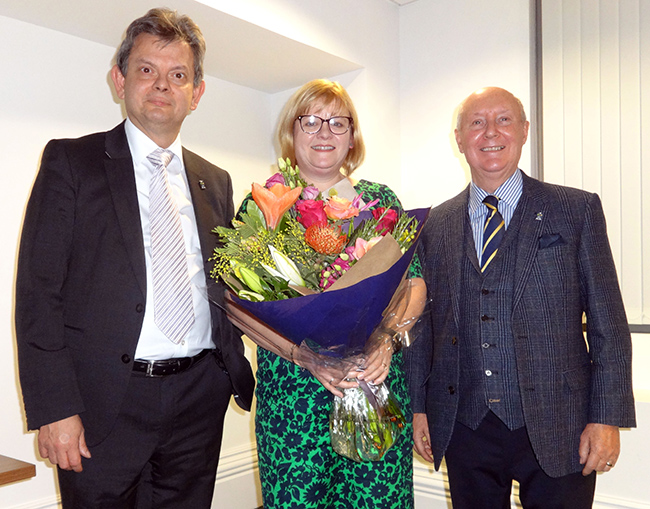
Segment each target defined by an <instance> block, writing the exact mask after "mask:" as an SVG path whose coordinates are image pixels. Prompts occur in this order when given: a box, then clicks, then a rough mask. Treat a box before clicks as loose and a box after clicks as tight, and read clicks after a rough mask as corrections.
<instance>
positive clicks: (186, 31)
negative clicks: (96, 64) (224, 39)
mask: <svg viewBox="0 0 650 509" xmlns="http://www.w3.org/2000/svg"><path fill="white" fill-rule="evenodd" d="M141 34H149V35H153V36H155V37H157V38H159V39H160V40H162V41H164V42H166V43H167V44H169V43H171V42H176V41H183V42H186V43H187V44H188V45H189V47H190V49H191V50H192V55H193V56H194V87H198V86H199V85H200V84H201V82H202V81H203V59H204V57H205V39H204V38H203V34H202V33H201V29H200V28H199V27H198V26H197V24H196V23H194V21H192V20H191V19H190V17H189V16H186V15H180V14H178V12H176V11H172V10H171V9H166V8H156V9H151V10H150V11H149V12H147V14H145V15H144V16H142V17H141V18H138V19H136V20H134V21H133V22H132V23H131V24H130V25H129V27H128V28H127V29H126V35H125V36H124V40H123V41H122V44H120V47H119V49H118V50H117V56H116V58H115V63H116V64H117V66H118V67H119V69H120V72H121V73H122V76H126V73H127V71H128V68H129V56H130V55H131V50H132V49H133V45H134V44H135V39H136V38H137V37H138V36H139V35H141Z"/></svg>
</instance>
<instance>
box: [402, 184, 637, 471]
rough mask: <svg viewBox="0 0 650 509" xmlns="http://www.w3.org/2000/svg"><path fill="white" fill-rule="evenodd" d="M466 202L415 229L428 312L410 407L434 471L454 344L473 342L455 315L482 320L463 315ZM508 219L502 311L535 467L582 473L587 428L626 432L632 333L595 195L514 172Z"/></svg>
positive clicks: (446, 419) (449, 405)
mask: <svg viewBox="0 0 650 509" xmlns="http://www.w3.org/2000/svg"><path fill="white" fill-rule="evenodd" d="M468 199H469V188H467V189H465V190H464V191H463V192H462V193H460V194H459V195H458V196H456V197H455V198H452V199H451V200H449V201H447V202H445V203H443V204H442V205H440V206H438V207H436V208H434V209H433V210H432V211H431V213H430V214H429V218H428V220H427V222H426V223H425V224H424V226H423V230H422V234H421V240H420V248H421V250H420V251H419V256H420V260H421V261H422V265H423V272H424V278H425V281H426V283H427V292H428V296H429V297H430V298H431V299H432V306H431V314H430V315H427V316H426V317H425V319H423V321H422V322H421V323H420V324H418V326H417V328H416V330H414V334H415V335H416V337H417V339H416V340H415V342H414V343H413V345H412V346H411V347H409V349H408V350H407V353H406V358H407V368H406V372H407V376H408V378H409V384H410V389H411V399H412V402H413V410H414V412H420V413H421V412H426V414H427V417H428V421H429V428H430V433H431V447H432V450H433V456H434V460H435V466H436V468H438V467H439V466H440V462H441V460H442V457H443V455H444V453H445V451H446V449H447V446H448V444H449V439H450V438H451V434H452V431H453V427H454V423H455V420H456V413H457V410H458V398H459V389H458V388H459V376H460V371H461V370H460V362H461V357H460V355H459V349H460V348H461V346H462V345H463V343H468V342H476V341H480V338H475V337H463V336H462V335H461V334H460V329H461V324H462V323H463V321H464V320H479V319H480V318H479V316H480V313H477V314H476V316H469V317H468V316H464V315H463V313H461V309H463V305H462V304H463V302H464V299H467V298H468V295H467V291H466V290H465V289H464V288H463V287H462V284H461V283H462V280H463V278H462V272H461V268H462V266H463V261H464V258H463V257H469V259H470V261H471V262H472V264H473V265H474V267H475V269H476V270H477V271H480V269H479V266H478V260H477V256H476V248H475V247H474V240H473V238H472V232H471V226H470V225H469V215H468V212H467V203H468ZM515 214H521V218H520V223H519V230H518V232H517V235H516V237H515V238H508V233H509V232H506V238H505V239H504V243H506V242H508V243H509V245H510V246H511V248H513V249H516V256H515V257H514V259H515V264H514V266H512V267H510V268H509V270H512V271H513V302H512V309H509V310H505V312H507V313H509V316H508V317H507V319H509V320H510V323H511V324H512V334H513V337H514V348H515V356H516V360H517V368H516V369H517V383H518V384H519V392H520V394H521V401H522V407H523V413H524V420H525V423H526V428H527V431H528V436H529V437H530V441H531V444H532V446H533V449H534V451H535V454H536V456H537V458H538V460H539V463H540V465H541V467H542V469H544V471H545V472H546V473H547V474H549V475H550V476H552V477H557V476H562V475H566V474H569V473H573V472H578V471H580V470H581V469H582V466H581V465H580V463H579V457H578V445H579V442H580V434H581V433H582V431H583V429H584V427H585V426H586V424H587V423H590V422H595V423H602V424H610V425H614V426H621V427H629V426H634V425H635V414H634V399H633V394H632V376H631V375H632V374H631V361H632V350H631V339H630V331H629V327H628V325H627V319H626V316H625V310H624V309H623V301H622V298H621V293H620V290H619V286H618V280H617V276H616V269H615V267H614V261H613V259H612V255H611V251H610V247H609V242H608V240H607V232H606V227H605V217H604V215H603V210H602V206H601V203H600V199H599V198H598V196H597V195H596V194H593V193H587V192H585V191H580V190H578V189H571V188H568V187H563V186H556V185H551V184H546V183H543V182H539V181H537V180H534V179H532V178H530V177H527V176H526V175H525V174H524V175H523V194H522V196H521V199H520V201H519V203H518V205H517V210H516V212H515ZM497 256H499V254H498V253H497ZM583 313H584V314H585V315H586V319H587V342H585V337H584V335H583V330H582V317H583ZM499 318H500V317H497V319H499ZM504 318H505V317H504Z"/></svg>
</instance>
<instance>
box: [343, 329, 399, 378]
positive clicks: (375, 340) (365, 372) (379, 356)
mask: <svg viewBox="0 0 650 509" xmlns="http://www.w3.org/2000/svg"><path fill="white" fill-rule="evenodd" d="M368 344H369V345H370V346H369V348H367V349H366V355H365V356H364V357H363V360H362V362H361V364H360V365H359V369H361V370H362V371H360V372H357V373H356V377H357V378H358V379H359V380H365V381H366V382H370V383H372V384H374V385H379V384H380V383H382V382H383V381H384V380H386V377H387V376H388V371H389V370H390V361H391V360H392V358H393V340H392V337H390V336H389V335H388V334H386V332H384V331H379V332H377V331H375V332H373V335H372V336H370V339H369V340H368ZM348 378H350V374H348Z"/></svg>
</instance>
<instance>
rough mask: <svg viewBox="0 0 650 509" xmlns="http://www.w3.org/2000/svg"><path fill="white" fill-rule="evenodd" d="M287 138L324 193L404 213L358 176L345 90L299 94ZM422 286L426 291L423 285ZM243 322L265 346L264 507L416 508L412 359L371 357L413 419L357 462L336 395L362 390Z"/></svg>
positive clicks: (326, 85) (331, 87)
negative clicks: (339, 449) (344, 444)
mask: <svg viewBox="0 0 650 509" xmlns="http://www.w3.org/2000/svg"><path fill="white" fill-rule="evenodd" d="M278 138H279V143H280V147H281V151H282V158H283V159H284V158H287V157H288V158H289V159H290V160H291V161H293V162H295V163H296V164H297V166H298V167H299V168H300V175H301V177H302V178H303V179H305V180H306V181H307V183H309V184H311V185H313V186H315V187H317V188H318V189H319V190H320V191H321V193H323V195H326V194H327V193H328V192H329V190H330V189H332V188H334V189H336V191H337V194H338V195H339V196H341V197H344V198H348V199H350V200H351V199H353V198H354V196H355V195H356V194H359V193H361V192H363V197H362V199H363V201H364V202H366V203H369V202H370V201H372V200H375V199H378V200H379V202H378V203H377V204H376V205H375V207H391V206H392V207H393V208H395V209H396V210H397V211H398V212H401V205H400V203H399V200H398V199H397V197H396V196H395V193H393V192H392V191H391V190H390V189H389V188H388V187H386V186H384V185H382V184H378V183H374V182H369V181H367V180H361V181H359V182H354V181H352V179H350V174H351V173H352V172H353V171H354V170H355V169H356V168H357V167H358V166H359V165H360V164H361V163H362V161H363V159H364V154H365V148H364V143H363V139H362V137H361V131H360V130H359V121H358V118H357V114H356V110H355V108H354V105H353V104H352V100H351V99H350V96H349V95H348V93H347V92H346V91H345V89H344V88H343V87H342V86H341V85H339V84H338V83H336V82H331V81H327V80H314V81H311V82H309V83H307V84H306V85H304V86H303V87H302V88H301V89H300V90H298V91H297V92H296V93H295V94H294V95H293V96H292V97H291V99H289V101H288V103H287V104H286V105H285V108H284V110H283V113H282V115H281V117H280V122H279V125H278ZM245 205H246V204H245V203H244V204H243V209H245ZM410 275H411V276H414V275H415V276H417V275H418V274H417V269H415V270H414V269H413V267H412V268H411V273H410ZM414 287H415V288H416V289H417V290H419V291H422V293H424V292H425V290H424V283H423V282H422V280H421V279H418V280H417V284H415V285H414ZM235 323H236V325H238V326H240V328H242V329H243V330H244V331H245V332H246V333H247V335H248V336H249V337H251V339H252V340H253V341H255V342H256V343H257V344H258V345H261V347H260V348H258V350H257V364H258V369H257V389H256V395H257V411H256V417H255V432H256V437H257V451H258V457H259V471H260V479H261V485H262V496H263V499H264V508H265V509H280V508H281V509H289V508H295V509H298V508H300V509H305V508H308V509H311V508H313V509H321V508H322V509H332V508H341V509H343V508H345V509H350V508H358V509H361V508H393V507H399V508H400V509H409V508H412V507H413V455H412V447H413V439H412V428H411V421H412V413H411V410H410V403H409V397H408V391H407V386H406V381H405V376H404V371H403V361H402V354H401V353H395V354H393V352H392V351H391V350H387V349H386V348H383V347H382V348H381V349H377V351H376V352H373V353H370V354H369V355H368V356H367V361H366V365H364V366H363V367H364V375H363V377H364V378H365V380H367V381H373V382H374V383H377V384H378V383H381V382H383V381H386V383H387V384H388V385H389V387H390V390H391V391H392V392H393V394H394V395H395V397H396V398H397V400H398V402H399V404H400V406H401V408H402V411H403V412H404V416H405V417H406V420H407V426H406V429H405V430H404V432H403V433H402V435H401V436H400V437H399V439H398V440H397V442H396V443H395V444H394V445H393V447H392V448H391V449H390V450H389V451H388V452H387V453H386V454H385V455H384V457H383V458H382V459H381V460H380V461H376V462H362V463H357V462H355V461H353V460H351V459H348V458H346V457H343V456H340V455H339V454H337V453H336V452H334V450H333V449H332V446H331V444H330V436H329V413H330V407H331V401H332V397H333V395H334V396H339V397H340V396H342V392H341V391H342V390H343V389H345V388H351V387H356V383H355V382H349V381H347V379H343V380H335V379H332V378H331V374H330V373H329V372H327V370H325V369H319V368H318V367H313V366H312V365H311V364H310V369H311V371H310V370H309V369H306V368H304V367H301V366H300V359H299V358H298V357H297V356H296V357H294V353H295V351H296V349H295V348H292V347H291V346H290V345H288V346H287V347H286V348H284V347H279V346H278V345H280V344H281V342H279V341H277V340H276V339H277V338H274V339H273V340H272V341H268V339H269V337H270V336H272V335H273V333H272V332H271V331H269V330H268V329H265V327H264V326H263V325H261V324H257V326H253V327H250V326H248V327H247V326H242V324H241V323H237V322H235ZM249 325H250V324H249ZM349 375H350V376H349V377H354V376H355V375H354V373H350V374H349ZM346 378H347V377H346Z"/></svg>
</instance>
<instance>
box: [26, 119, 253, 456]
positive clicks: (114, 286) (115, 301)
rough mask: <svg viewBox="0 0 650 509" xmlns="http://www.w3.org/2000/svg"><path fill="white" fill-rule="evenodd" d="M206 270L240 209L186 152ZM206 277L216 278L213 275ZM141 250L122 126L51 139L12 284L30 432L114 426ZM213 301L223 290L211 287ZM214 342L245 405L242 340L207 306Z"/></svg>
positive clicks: (138, 317)
mask: <svg viewBox="0 0 650 509" xmlns="http://www.w3.org/2000/svg"><path fill="white" fill-rule="evenodd" d="M183 160H184V164H185V169H186V172H187V177H188V182H189V186H190V192H191V195H192V202H193V205H194V211H195V215H196V221H197V228H198V233H199V238H200V244H201V251H202V253H203V257H204V262H205V267H206V276H207V272H209V264H208V263H207V260H208V258H209V257H210V256H211V253H212V250H213V248H214V246H215V245H216V242H217V237H216V236H215V235H214V234H212V233H211V231H212V229H213V228H214V227H215V226H217V225H226V224H228V222H229V221H230V220H231V219H232V217H233V215H234V207H233V203H232V184H231V180H230V176H229V175H228V173H227V172H225V171H223V170H221V169H219V168H217V167H216V166H214V165H212V164H210V163H209V162H207V161H205V160H204V159H202V158H200V157H199V156H197V155H196V154H194V153H192V152H190V151H188V150H186V149H183ZM208 281H210V280H209V278H208ZM146 291H147V288H146V276H145V255H144V241H143V235H142V226H141V221H140V213H139V208H138V198H137V193H136V184H135V175H134V171H133V162H132V158H131V153H130V150H129V146H128V142H127V139H126V134H125V131H124V123H122V124H120V125H118V126H117V127H116V128H114V129H113V130H111V131H108V132H105V133H96V134H92V135H89V136H85V137H83V138H79V139H74V140H53V141H51V142H50V143H48V145H47V147H46V148H45V151H44V153H43V157H42V163H41V168H40V171H39V174H38V176H37V178H36V181H35V183H34V188H33V190H32V194H31V197H30V200H29V203H28V206H27V211H26V215H25V221H24V227H23V234H22V238H21V245H20V254H19V260H18V274H17V282H16V336H17V341H18V359H19V367H20V380H21V386H22V391H23V400H24V403H25V413H26V415H27V424H28V428H29V429H38V428H39V427H40V426H42V425H44V424H48V423H51V422H55V421H57V420H60V419H63V418H65V417H69V416H72V415H75V414H80V415H81V417H82V421H83V423H84V427H85V429H86V440H87V442H88V445H89V446H92V445H94V444H96V443H98V442H99V441H101V440H102V439H103V438H104V437H105V436H106V435H107V434H108V432H109V431H110V429H111V427H112V425H113V423H114V421H115V418H116V416H117V413H118V409H119V408H120V406H121V402H122V400H123V398H124V395H125V393H126V389H127V384H128V381H129V377H130V375H131V371H132V367H133V360H134V357H135V349H136V345H137V342H138V338H139V335H140V330H141V328H142V321H143V317H144V305H145V295H146ZM208 291H209V293H210V296H211V297H212V299H211V300H214V301H216V302H219V300H220V299H222V298H223V288H222V287H221V286H219V285H216V284H214V285H210V284H209V290H208ZM211 312H212V330H213V340H214V343H215V345H216V346H217V349H218V351H219V353H220V355H221V358H222V360H223V363H224V365H225V369H226V370H227V372H228V373H229V375H230V379H231V383H232V387H230V386H229V387H224V390H228V391H229V392H230V391H232V392H233V393H234V394H235V396H236V400H237V402H238V403H239V404H240V406H242V407H243V408H245V409H250V404H251V399H252V392H253V387H254V379H253V376H252V372H251V369H250V365H249V363H248V361H247V360H246V358H245V357H244V352H243V350H244V348H243V344H242V342H241V337H240V336H239V335H238V334H237V333H236V331H235V329H234V328H233V327H232V326H231V324H230V322H229V321H228V319H227V318H226V317H225V313H223V312H222V311H221V310H220V309H219V308H218V307H217V306H215V305H211Z"/></svg>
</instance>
